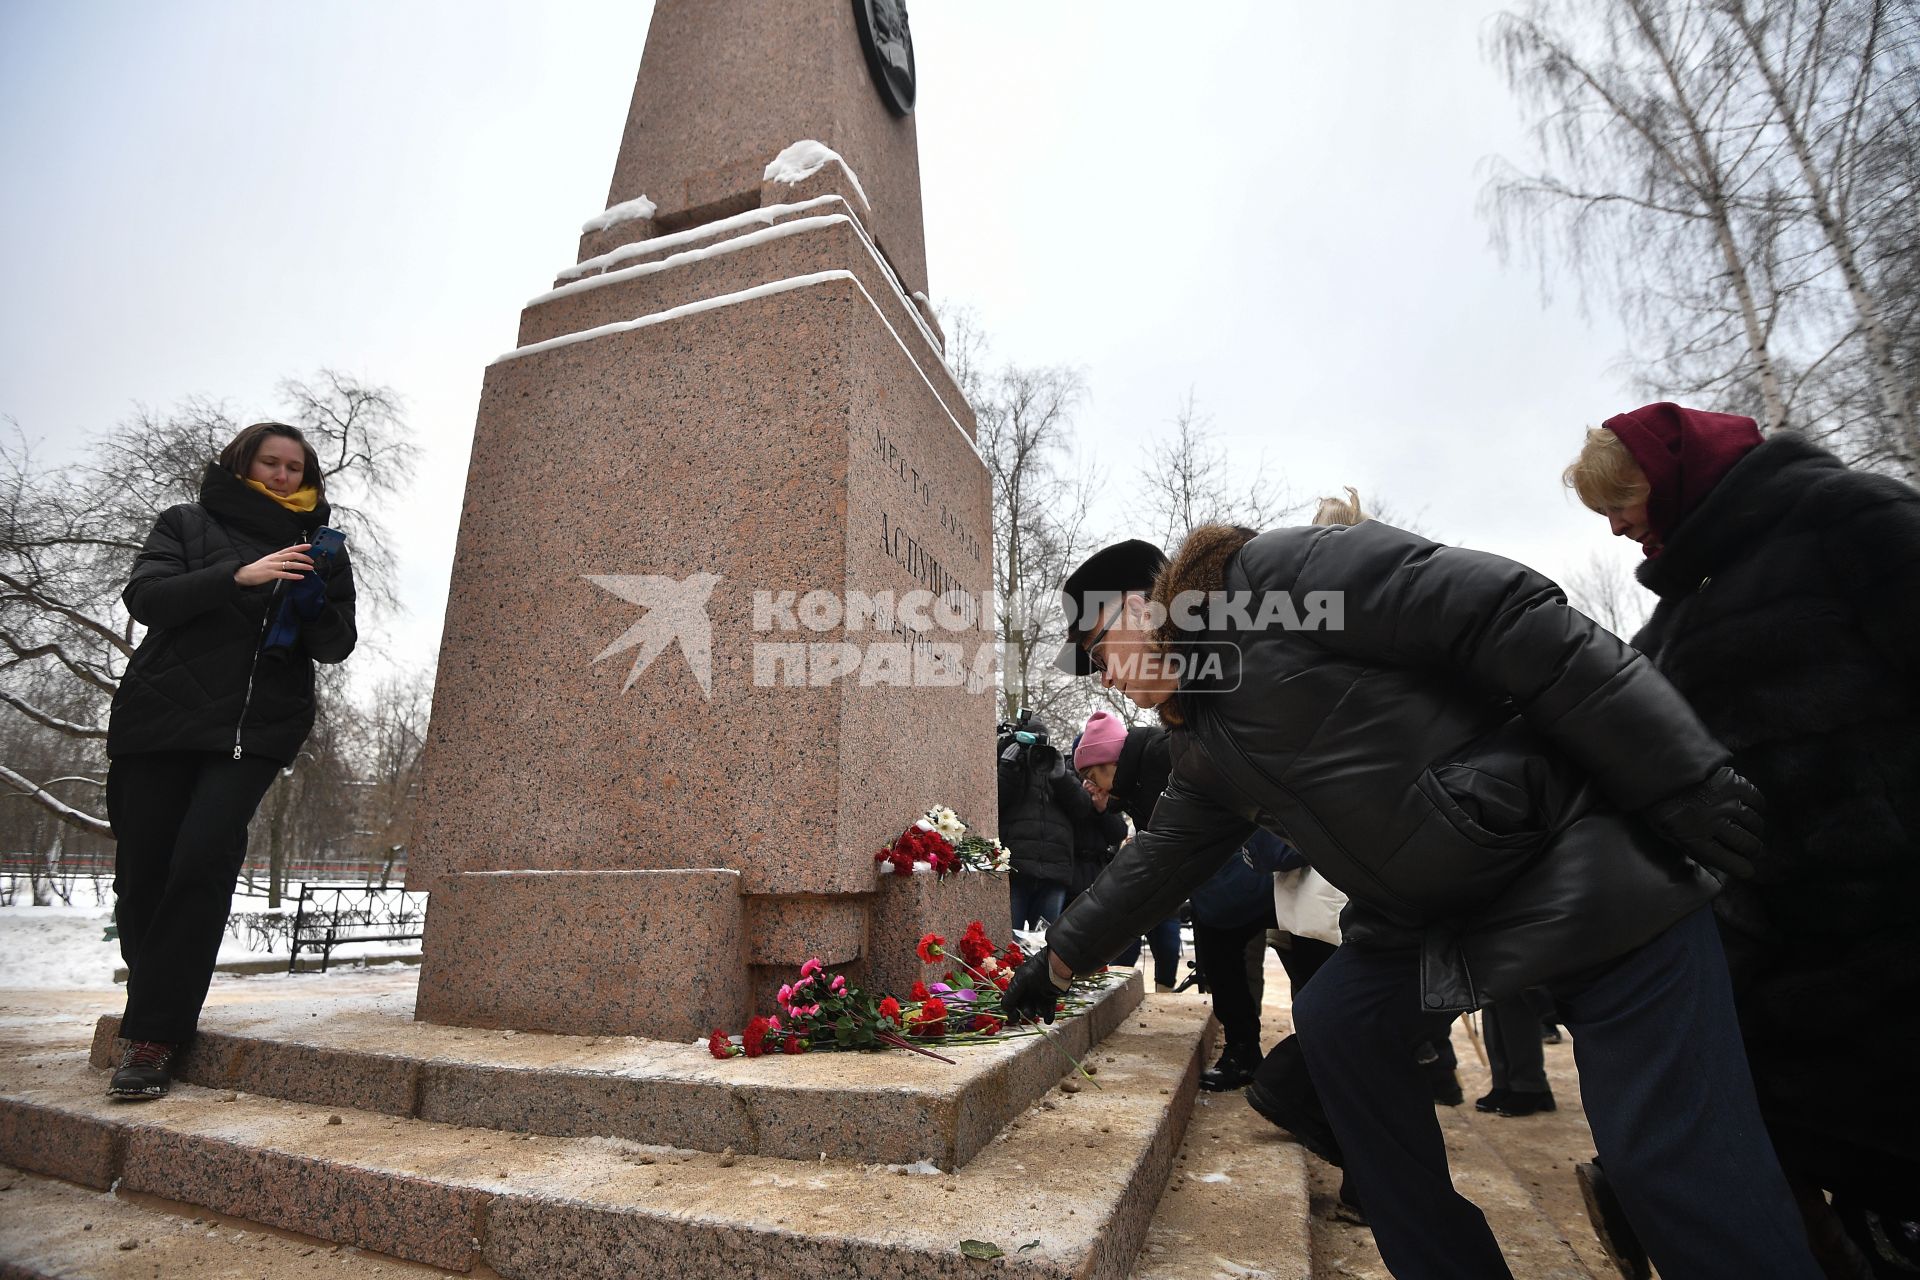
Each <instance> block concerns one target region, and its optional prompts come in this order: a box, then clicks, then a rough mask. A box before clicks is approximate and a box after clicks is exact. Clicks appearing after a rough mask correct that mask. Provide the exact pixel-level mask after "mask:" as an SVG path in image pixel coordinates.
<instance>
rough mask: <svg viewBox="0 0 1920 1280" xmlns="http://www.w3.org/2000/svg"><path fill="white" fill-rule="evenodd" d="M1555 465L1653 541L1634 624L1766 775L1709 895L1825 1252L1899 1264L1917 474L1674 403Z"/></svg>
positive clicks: (1853, 1268)
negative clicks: (1738, 865) (1760, 815)
mask: <svg viewBox="0 0 1920 1280" xmlns="http://www.w3.org/2000/svg"><path fill="white" fill-rule="evenodd" d="M1566 480H1567V483H1568V484H1569V485H1570V486H1571V487H1572V488H1573V489H1574V490H1575V491H1576V492H1577V493H1578V494H1579V496H1580V499H1581V501H1583V502H1584V503H1586V505H1587V506H1588V507H1590V508H1592V509H1593V510H1594V511H1596V512H1598V513H1600V514H1602V515H1604V516H1606V517H1607V519H1608V520H1609V521H1610V522H1611V523H1612V526H1613V532H1614V533H1615V534H1617V535H1619V536H1621V537H1626V538H1631V539H1633V540H1634V541H1635V542H1638V543H1639V544H1640V546H1641V548H1642V551H1643V553H1644V555H1645V557H1646V559H1645V560H1644V562H1643V563H1642V564H1641V565H1640V566H1639V570H1638V574H1637V576H1638V577H1639V579H1640V582H1641V584H1642V585H1643V586H1645V587H1646V588H1647V589H1648V590H1650V591H1652V592H1653V593H1654V594H1655V595H1657V596H1658V597H1659V598H1660V601H1659V604H1658V605H1657V606H1656V607H1655V609H1654V612H1653V616H1652V618H1651V619H1650V620H1649V621H1648V623H1647V625H1646V626H1645V627H1644V628H1642V629H1641V631H1640V633H1639V634H1638V635H1636V636H1635V637H1634V638H1633V643H1634V645H1635V646H1636V647H1637V648H1639V649H1640V650H1641V651H1643V652H1644V653H1646V654H1647V655H1648V656H1649V657H1651V658H1653V660H1654V662H1655V663H1656V664H1657V665H1658V666H1659V668H1660V670H1661V671H1662V672H1663V673H1664V674H1665V675H1666V677H1667V678H1668V679H1669V680H1671V681H1672V682H1673V684H1674V685H1675V687H1677V688H1678V689H1679V690H1680V692H1681V693H1683V694H1684V695H1686V697H1687V698H1688V700H1689V701H1691V702H1692V704H1693V707H1694V710H1695V711H1696V712H1697V713H1698V714H1699V716H1700V718H1701V720H1702V721H1704V722H1705V724H1706V726H1707V728H1708V729H1709V730H1710V731H1712V733H1713V734H1714V736H1716V737H1717V738H1719V739H1720V740H1721V741H1722V742H1724V743H1725V744H1726V745H1727V746H1728V747H1729V748H1730V749H1732V751H1733V753H1734V767H1735V768H1736V769H1737V770H1738V771H1739V772H1740V773H1741V774H1743V775H1745V776H1746V777H1748V778H1750V779H1752V780H1753V782H1754V783H1756V784H1757V785H1758V786H1759V787H1760V789H1761V791H1762V792H1763V793H1764V794H1765V795H1766V797H1767V802H1768V808H1767V858H1766V860H1765V861H1764V862H1763V863H1762V864H1761V868H1760V871H1759V873H1758V874H1757V875H1756V876H1755V877H1754V878H1753V879H1752V880H1747V881H1733V882H1731V883H1729V884H1728V885H1727V887H1726V891H1725V892H1724V893H1723V894H1721V896H1720V897H1719V898H1718V899H1717V900H1716V902H1715V904H1714V909H1715V913H1716V915H1717V916H1718V918H1719V922H1720V929H1721V934H1722V937H1723V940H1724V941H1725V944H1726V949H1727V958H1728V961H1729V963H1730V965H1731V967H1732V972H1733V980H1734V988H1735V1000H1736V1003H1737V1006H1738V1008H1739V1013H1740V1022H1741V1030H1742V1033H1743V1035H1744V1037H1745V1039H1746V1042H1747V1052H1748V1056H1749V1058H1750V1060H1751V1062H1752V1064H1753V1074H1754V1081H1755V1083H1756V1084H1757V1085H1758V1087H1759V1091H1760V1101H1761V1105H1762V1108H1763V1110H1764V1111H1765V1113H1766V1116H1767V1121H1768V1126H1769V1128H1770V1129H1771V1131H1772V1133H1773V1136H1774V1142H1775V1145H1776V1146H1777V1147H1778V1148H1779V1152H1780V1157H1781V1163H1782V1164H1783V1165H1784V1166H1785V1168H1786V1170H1787V1173H1788V1176H1789V1178H1790V1180H1792V1181H1793V1182H1794V1183H1795V1190H1796V1193H1797V1194H1798V1195H1799V1197H1800V1200H1801V1204H1802V1211H1803V1213H1805V1214H1806V1215H1807V1217H1808V1227H1809V1234H1810V1235H1811V1236H1812V1238H1813V1240H1814V1243H1815V1248H1816V1251H1817V1252H1820V1253H1821V1254H1822V1257H1821V1261H1822V1262H1823V1263H1824V1264H1825V1265H1826V1266H1827V1269H1828V1273H1829V1274H1830V1275H1835V1276H1859V1275H1882V1274H1884V1275H1894V1274H1911V1272H1910V1271H1901V1270H1899V1269H1898V1268H1899V1265H1900V1264H1899V1263H1896V1262H1894V1261H1892V1259H1891V1258H1888V1257H1886V1256H1885V1255H1886V1254H1887V1253H1888V1252H1891V1253H1892V1254H1893V1255H1894V1256H1895V1257H1898V1258H1901V1259H1903V1260H1904V1261H1905V1262H1906V1263H1907V1265H1909V1266H1911V1265H1913V1263H1914V1260H1915V1259H1916V1258H1920V1225H1916V1220H1920V1090H1916V1089H1915V1088H1914V1087H1913V1084H1914V1080H1915V1078H1916V1076H1915V1072H1916V1063H1917V1062H1920V1054H1916V1051H1915V1046H1916V1045H1920V492H1916V491H1915V490H1914V489H1913V488H1912V487H1911V486H1909V485H1906V484H1902V483H1901V482H1900V481H1897V480H1894V479H1891V478H1889V477H1886V476H1880V475H1871V474H1868V473H1865V472H1860V471H1854V470H1851V469H1849V468H1848V467H1847V466H1846V465H1845V464H1843V463H1842V462H1841V461H1840V460H1839V459H1838V458H1835V457H1834V456H1833V455H1832V454H1831V453H1828V452H1827V451H1826V450H1824V449H1821V448H1819V447H1818V446H1816V445H1814V444H1812V443H1811V442H1809V441H1808V440H1807V439H1806V438H1805V437H1804V436H1801V435H1798V434H1795V433H1793V432H1784V431H1783V432H1777V433H1775V434H1774V435H1772V436H1770V437H1765V438H1763V437H1762V435H1761V433H1760V430H1759V428H1758V427H1757V426H1756V425H1755V423H1754V421H1753V420H1752V419H1751V418H1743V417H1739V416H1737V415H1734V414H1726V413H1706V412H1702V411H1700V410H1697V409H1683V408H1681V407H1680V406H1678V405H1674V404H1651V405H1647V406H1646V407H1645V408H1641V409H1635V410H1634V411H1633V412H1631V413H1623V414H1620V415H1618V416H1616V417H1613V418H1609V419H1607V421H1606V423H1605V425H1604V426H1603V427H1602V428H1601V429H1599V430H1596V431H1590V432H1588V433H1587V441H1586V445H1585V447H1584V448H1583V449H1582V450H1581V453H1580V457H1579V459H1578V460H1577V461H1576V462H1575V463H1574V464H1573V465H1572V466H1570V467H1568V468H1567V472H1566ZM1821 1191H1826V1192H1829V1193H1831V1194H1832V1197H1833V1204H1832V1210H1831V1211H1829V1209H1828V1206H1827V1204H1826V1202H1825V1198H1824V1197H1823V1196H1822V1195H1821V1194H1820V1192H1821ZM1832 1213H1837V1214H1838V1215H1839V1217H1840V1219H1841V1220H1842V1222H1843V1223H1844V1225H1845V1228H1846V1232H1845V1235H1844V1236H1843V1235H1842V1234H1841V1233H1840V1232H1839V1231H1838V1230H1836V1229H1835V1228H1836V1224H1835V1222H1834V1219H1833V1217H1832ZM1846 1237H1851V1239H1852V1241H1853V1242H1854V1243H1855V1244H1857V1245H1858V1246H1859V1251H1860V1252H1861V1253H1864V1254H1865V1255H1866V1257H1867V1258H1872V1259H1874V1263H1873V1269H1872V1270H1867V1269H1864V1267H1863V1259H1861V1258H1860V1257H1858V1256H1856V1255H1854V1253H1853V1250H1852V1249H1851V1248H1850V1247H1849V1245H1848V1240H1847V1238H1846ZM1876 1254H1879V1255H1881V1256H1878V1257H1876Z"/></svg>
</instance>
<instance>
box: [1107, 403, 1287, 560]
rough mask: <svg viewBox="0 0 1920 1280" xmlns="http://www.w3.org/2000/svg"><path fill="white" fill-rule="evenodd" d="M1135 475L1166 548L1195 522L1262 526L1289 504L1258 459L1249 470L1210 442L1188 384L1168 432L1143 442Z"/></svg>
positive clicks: (1207, 421)
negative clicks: (1238, 479)
mask: <svg viewBox="0 0 1920 1280" xmlns="http://www.w3.org/2000/svg"><path fill="white" fill-rule="evenodd" d="M1236 474H1243V475H1246V476H1247V477H1248V478H1247V480H1246V481H1245V483H1244V485H1236V483H1235V481H1234V478H1233V477H1234V476H1235V475H1236ZM1140 480H1141V486H1142V487H1141V506H1142V507H1143V508H1144V509H1145V510H1146V511H1147V512H1148V513H1149V514H1150V515H1151V516H1152V518H1153V520H1154V524H1155V532H1156V534H1157V536H1158V537H1159V540H1160V545H1161V546H1162V547H1164V548H1166V549H1167V550H1168V552H1169V553H1171V551H1172V550H1173V548H1174V547H1175V546H1177V545H1178V544H1179V542H1180V541H1181V539H1183V538H1185V537H1186V535H1187V531H1188V530H1190V529H1193V528H1195V527H1197V526H1199V525H1203V524H1222V523H1224V524H1240V525H1245V526H1247V527H1248V528H1251V529H1264V528H1266V527H1267V526H1269V525H1272V524H1276V523H1278V522H1279V521H1280V520H1281V519H1282V518H1283V517H1284V516H1285V515H1286V514H1287V513H1288V512H1289V511H1290V510H1292V509H1293V504H1291V503H1290V502H1289V501H1288V499H1287V496H1286V487H1285V485H1283V484H1282V483H1281V482H1280V481H1278V480H1275V479H1273V478H1271V477H1270V476H1269V475H1268V474H1267V467H1266V463H1265V462H1264V461H1262V462H1261V463H1260V464H1259V465H1258V466H1256V467H1254V468H1252V469H1251V470H1250V471H1249V470H1248V468H1246V467H1245V466H1244V465H1239V466H1236V465H1235V464H1234V462H1233V461H1232V460H1231V459H1229V458H1228V456H1227V452H1226V450H1225V449H1223V448H1222V447H1220V445H1218V444H1217V443H1216V442H1215V439H1214V434H1213V420H1212V419H1211V418H1210V417H1209V416H1208V415H1206V414H1204V413H1202V412H1201V411H1200V408H1199V404H1198V402H1197V401H1196V400H1195V399H1194V394H1193V390H1192V388H1188V390H1187V394H1186V397H1185V398H1184V399H1183V400H1181V402H1180V405H1179V408H1178V409H1176V410H1175V412H1174V416H1173V433H1172V435H1170V436H1165V437H1162V438H1161V439H1159V440H1156V441H1154V442H1153V444H1152V445H1151V446H1149V448H1148V451H1147V465H1146V467H1145V468H1144V469H1143V470H1142V472H1141V475H1140Z"/></svg>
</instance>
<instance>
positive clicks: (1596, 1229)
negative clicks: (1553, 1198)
mask: <svg viewBox="0 0 1920 1280" xmlns="http://www.w3.org/2000/svg"><path fill="white" fill-rule="evenodd" d="M1573 1176H1574V1180H1575V1181H1577V1182H1578V1183H1579V1184H1580V1198H1581V1199H1582V1200H1585V1201H1586V1202H1587V1220H1588V1221H1590V1222H1592V1223H1593V1234H1594V1235H1596V1236H1598V1237H1599V1238H1600V1247H1601V1248H1602V1249H1604V1250H1606V1254H1607V1261H1609V1262H1611V1263H1613V1265H1614V1267H1615V1268H1617V1269H1618V1270H1619V1272H1620V1275H1621V1276H1622V1277H1623V1280H1648V1277H1650V1276H1651V1275H1652V1274H1653V1269H1652V1268H1651V1267H1650V1266H1648V1265H1647V1250H1646V1246H1645V1245H1643V1244H1641V1243H1640V1237H1639V1236H1637V1235H1635V1234H1634V1232H1633V1224H1632V1223H1631V1222H1628V1221H1627V1211H1626V1210H1625V1209H1624V1208H1622V1207H1621V1205H1620V1198H1619V1197H1618V1196H1616V1195H1614V1194H1613V1188H1612V1187H1611V1186H1609V1185H1608V1183H1607V1175H1606V1171H1605V1170H1603V1169H1601V1167H1600V1162H1599V1161H1598V1160H1595V1161H1594V1162H1593V1163H1592V1164H1577V1165H1575V1166H1573Z"/></svg>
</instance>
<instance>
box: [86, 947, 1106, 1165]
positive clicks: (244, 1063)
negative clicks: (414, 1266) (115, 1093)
mask: <svg viewBox="0 0 1920 1280" xmlns="http://www.w3.org/2000/svg"><path fill="white" fill-rule="evenodd" d="M411 977H412V975H407V977H406V978H403V979H398V980H396V979H394V978H390V977H386V976H383V975H351V976H349V975H342V976H341V978H340V979H338V980H329V984H328V986H327V987H326V988H325V991H324V992H322V991H320V990H317V989H316V991H315V992H314V994H313V995H311V996H305V997H302V998H280V999H265V1000H261V1001H259V1002H257V1003H253V1004H245V1003H229V1004H223V1005H220V1006H217V1007H212V1008H209V1009H208V1010H207V1011H206V1013H205V1015H204V1016H203V1017H202V1019H201V1024H200V1032H199V1035H198V1036H197V1037H196V1039H195V1041H194V1044H193V1046H192V1048H191V1049H190V1050H189V1051H188V1053H187V1054H186V1056H185V1057H184V1058H183V1059H182V1060H181V1062H180V1063H179V1066H178V1068H177V1070H176V1075H177V1076H178V1078H180V1079H182V1080H185V1081H187V1082H189V1083H191V1084H197V1085H202V1086H204V1087H206V1088H210V1089H215V1090H239V1091H242V1092H245V1093H250V1094H260V1095H265V1096H270V1097H275V1098H281V1099H285V1100H288V1101H293V1102H301V1103H307V1104H311V1105H314V1106H325V1107H351V1108H354V1109H356V1110H361V1111H371V1112H379V1113H382V1114H385V1115H392V1116H403V1117H411V1118H416V1119H422V1120H431V1121H435V1122H438V1123H443V1124H452V1125H462V1126H467V1127H472V1128H485V1129H498V1130H510V1131H513V1132H517V1133H537V1134H543V1135H546V1136H549V1137H593V1136H596V1135H598V1136H605V1137H612V1138H620V1139H624V1140H627V1141H631V1142H641V1143H661V1144H672V1145H678V1146H683V1147H692V1148H695V1149H698V1150H702V1151H711V1152H719V1151H727V1150H731V1151H734V1152H736V1153H738V1154H740V1155H763V1156H775V1157H782V1158H787V1159H797V1160H813V1159H817V1158H819V1157H820V1156H822V1155H823V1154H824V1155H825V1156H826V1157H827V1158H829V1159H833V1158H842V1159H858V1160H865V1161H868V1162H870V1163H881V1164H913V1163H916V1162H918V1161H923V1160H924V1161H930V1162H931V1163H933V1164H936V1165H938V1166H940V1167H941V1168H942V1169H949V1170H951V1169H956V1168H959V1167H961V1166H962V1165H964V1164H966V1162H967V1161H968V1160H970V1159H972V1158H973V1157H974V1155H975V1154H976V1153H977V1152H979V1151H980V1150H981V1149H982V1148H983V1147H984V1146H986V1144H987V1143H988V1142H989V1141H991V1140H992V1138H993V1136H994V1135H995V1134H996V1133H998V1132H999V1131H1000V1130H1001V1128H1002V1126H1003V1125H1005V1124H1006V1123H1007V1122H1009V1121H1011V1120H1012V1119H1014V1117H1016V1116H1018V1115H1019V1114H1020V1113H1022V1112H1023V1111H1025V1110H1026V1109H1027V1108H1028V1107H1030V1106H1031V1105H1033V1103H1034V1102H1036V1101H1037V1100H1038V1099H1040V1098H1041V1097H1042V1096H1044V1095H1045V1094H1046V1092H1047V1091H1048V1090H1049V1089H1051V1088H1052V1087H1053V1086H1054V1085H1055V1084H1056V1083H1057V1082H1058V1081H1059V1079H1060V1077H1061V1075H1062V1073H1063V1072H1064V1071H1065V1070H1067V1064H1066V1060H1065V1059H1064V1058H1063V1057H1062V1056H1061V1052H1060V1047H1058V1046H1056V1045H1055V1044H1053V1043H1049V1041H1048V1040H1046V1039H1044V1038H1041V1037H1038V1036H1032V1035H1021V1036H1008V1037H1007V1038H1006V1039H1005V1040H1004V1041H1002V1042H1000V1043H998V1044H991V1045H974V1046H969V1047H968V1048H967V1049H966V1051H965V1052H964V1053H957V1054H949V1055H948V1056H950V1057H953V1058H955V1059H956V1061H955V1063H953V1064H952V1065H949V1064H946V1063H941V1062H937V1061H934V1060H933V1059H930V1058H925V1057H920V1056H917V1055H913V1054H907V1053H888V1054H807V1055H802V1056H800V1057H794V1058H787V1057H782V1058H781V1059H780V1060H779V1061H778V1062H777V1063H767V1062H757V1061H753V1060H749V1059H745V1058H733V1059H729V1060H727V1061H724V1062H723V1061H720V1060H718V1059H715V1058H713V1057H711V1056H710V1055H709V1054H707V1053H706V1051H705V1050H704V1049H703V1048H699V1047H696V1046H694V1045H691V1044H668V1043H665V1042H661V1041H654V1040H642V1039H638V1038H635V1037H628V1036H567V1035H558V1034H554V1033H549V1032H535V1031H520V1032H515V1031H492V1030H482V1029H478V1028H471V1027H447V1026H439V1025H435V1024H433V1023H426V1022H416V1021H414V1019H413V1001H414V988H413V985H412V982H411V981H410V978H411ZM1143 990H1144V989H1143V987H1142V985H1141V979H1140V977H1139V975H1138V974H1135V973H1133V972H1131V971H1116V975H1115V978H1114V980H1113V981H1112V982H1111V983H1110V984H1109V985H1108V987H1107V988H1106V990H1105V991H1104V992H1102V993H1101V995H1100V997H1099V998H1098V999H1097V1000H1096V1001H1095V1002H1094V1003H1093V1004H1092V1005H1091V1006H1090V1007H1089V1008H1088V1009H1087V1010H1086V1011H1085V1012H1083V1013H1082V1014H1080V1015H1078V1016H1076V1017H1073V1018H1070V1019H1067V1020H1065V1021H1063V1022H1061V1023H1060V1024H1059V1026H1058V1027H1057V1029H1056V1030H1055V1033H1054V1034H1055V1036H1056V1037H1057V1039H1058V1040H1059V1042H1060V1045H1061V1046H1064V1047H1065V1049H1066V1051H1067V1052H1069V1053H1071V1054H1073V1055H1074V1056H1075V1057H1083V1056H1084V1055H1086V1054H1087V1053H1089V1052H1090V1051H1092V1050H1093V1048H1094V1047H1095V1046H1096V1045H1098V1044H1099V1043H1100V1042H1101V1041H1102V1040H1103V1039H1104V1038H1105V1037H1106V1036H1107V1035H1108V1034H1109V1033H1110V1032H1112V1031H1113V1029H1114V1028H1116V1027H1117V1026H1119V1025H1120V1024H1121V1023H1122V1022H1123V1021H1124V1020H1125V1019H1126V1017H1127V1015H1128V1014H1130V1013H1131V1012H1132V1011H1133V1010H1134V1009H1136V1008H1137V1007H1138V1006H1139V1005H1140V1002H1141V999H1142V995H1143ZM118 1030H119V1018H118V1017H117V1016H114V1015H111V1014H109V1015H106V1016H103V1017H102V1018H101V1019H100V1020H99V1023H98V1024H97V1026H96V1028H95V1032H94V1040H93V1048H92V1063H93V1065H94V1066H95V1067H98V1068H105V1067H108V1066H110V1065H111V1064H112V1063H114V1062H115V1061H117V1059H118V1051H117V1046H116V1042H115V1039H114V1037H115V1035H116V1034H117V1032H118Z"/></svg>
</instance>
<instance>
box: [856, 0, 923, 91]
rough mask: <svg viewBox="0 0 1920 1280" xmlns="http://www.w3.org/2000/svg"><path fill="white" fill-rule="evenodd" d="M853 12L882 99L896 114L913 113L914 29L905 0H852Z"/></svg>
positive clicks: (868, 63) (875, 85)
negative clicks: (911, 29) (908, 22)
mask: <svg viewBox="0 0 1920 1280" xmlns="http://www.w3.org/2000/svg"><path fill="white" fill-rule="evenodd" d="M853 16H854V20H855V21H856V22H857V23H858V24H859V26H860V47H861V48H862V49H865V50H866V52H867V69H868V70H870V71H872V72H873V84H874V87H875V88H876V89H878V90H879V91H880V100H881V101H882V102H884V103H886V104H887V110H889V111H891V112H893V114H895V115H896V116H906V115H912V114H913V89H914V85H913V33H912V32H911V31H909V30H908V29H907V5H906V0H853Z"/></svg>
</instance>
